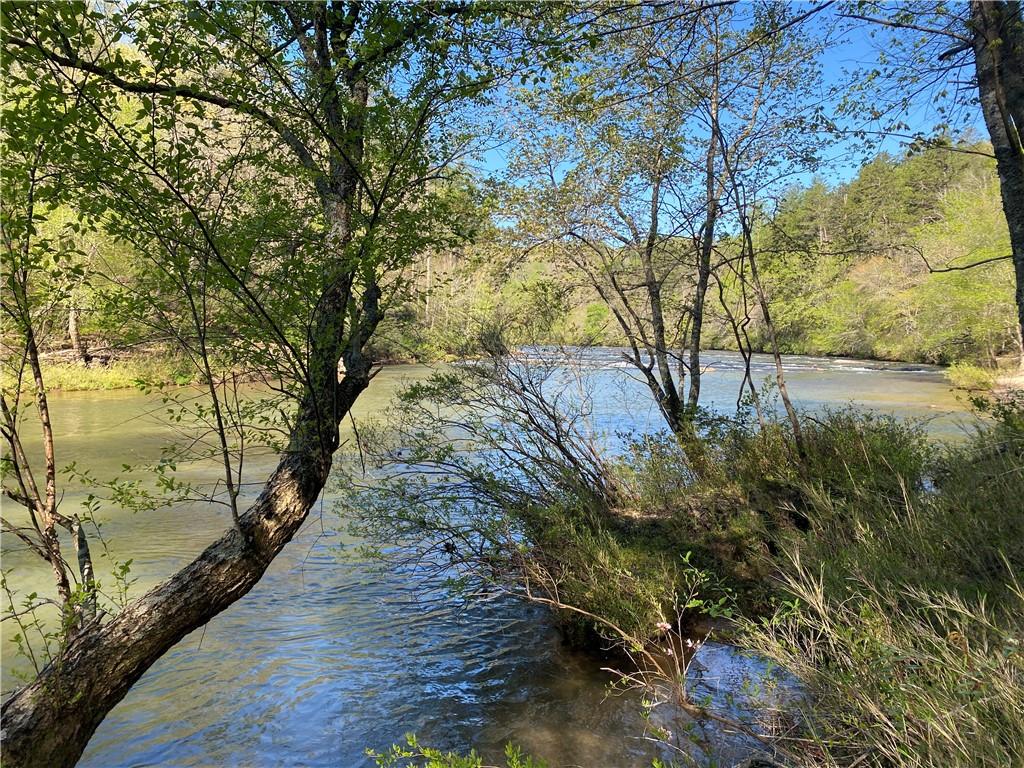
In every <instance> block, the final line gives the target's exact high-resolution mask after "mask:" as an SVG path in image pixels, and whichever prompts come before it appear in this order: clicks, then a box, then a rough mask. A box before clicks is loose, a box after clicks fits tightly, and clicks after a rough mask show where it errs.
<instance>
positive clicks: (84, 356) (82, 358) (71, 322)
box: [68, 304, 91, 365]
mask: <svg viewBox="0 0 1024 768" xmlns="http://www.w3.org/2000/svg"><path fill="white" fill-rule="evenodd" d="M68 338H69V339H71V348H72V349H73V350H74V351H75V358H76V359H77V360H78V362H79V363H81V364H82V365H88V364H89V361H90V360H91V357H90V355H89V350H88V349H86V346H85V342H84V341H83V340H82V335H81V334H80V333H79V332H78V308H77V307H76V306H75V305H74V304H72V305H71V306H70V307H69V308H68Z"/></svg>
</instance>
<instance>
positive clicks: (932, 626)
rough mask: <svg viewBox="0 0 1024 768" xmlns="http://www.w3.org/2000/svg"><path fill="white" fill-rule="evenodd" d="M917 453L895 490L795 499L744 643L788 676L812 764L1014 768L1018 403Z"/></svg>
mask: <svg viewBox="0 0 1024 768" xmlns="http://www.w3.org/2000/svg"><path fill="white" fill-rule="evenodd" d="M988 412H989V415H990V417H991V418H992V420H991V422H990V423H989V425H988V426H986V427H984V428H982V429H981V430H979V431H978V433H977V434H976V435H975V436H974V437H973V439H972V440H970V441H969V442H967V443H966V444H962V445H957V446H937V447H934V448H933V449H931V450H930V451H927V452H926V453H925V455H923V456H922V458H923V459H926V461H925V462H924V464H923V466H924V475H923V480H924V482H921V479H922V478H921V476H918V475H915V474H914V473H910V474H908V475H907V476H900V475H899V474H898V473H893V475H894V478H895V480H896V485H897V486H898V487H899V489H900V492H899V493H896V492H890V493H882V494H876V493H871V492H868V491H867V490H866V489H865V488H864V487H863V486H862V485H861V484H858V485H857V486H855V487H854V488H853V491H854V492H853V493H851V494H847V495H845V496H835V495H829V494H826V493H821V492H816V493H812V494H810V495H809V497H808V501H809V503H808V506H807V508H806V515H807V517H808V523H809V528H808V530H807V531H806V532H801V533H790V535H788V536H787V537H784V540H783V541H782V543H781V551H780V553H779V554H778V556H777V557H776V558H775V561H776V562H777V564H778V572H777V593H778V603H779V607H778V609H777V610H776V611H775V612H773V613H772V614H770V615H768V616H765V617H762V618H761V619H759V620H755V619H748V620H747V621H746V622H745V629H744V633H743V634H744V642H745V643H746V644H747V645H748V646H750V647H751V648H753V649H754V650H756V651H758V652H759V653H761V654H763V655H765V656H767V657H769V658H771V659H773V660H774V661H776V662H777V663H779V664H780V665H781V666H782V667H783V668H785V669H787V670H789V671H790V672H792V673H794V674H795V675H796V676H797V678H798V679H799V680H800V681H801V682H802V683H803V685H804V686H805V688H806V689H807V691H808V693H809V694H810V695H809V697H808V698H807V699H806V700H805V701H804V703H803V705H802V706H801V710H802V711H801V712H800V718H799V719H800V721H801V722H802V723H803V724H804V727H803V729H802V731H801V733H800V737H801V738H802V739H803V742H804V745H803V750H802V752H803V754H805V755H806V756H807V764H808V765H825V766H852V765H868V766H918V765H920V766H925V765H936V766H937V765H942V766H951V767H956V766H993V768H994V767H995V766H1007V765H1020V764H1022V761H1024V647H1022V642H1024V592H1022V588H1021V574H1022V571H1024V504H1022V501H1021V500H1022V499H1024V399H1022V398H1021V396H1020V394H1019V393H1018V394H1017V395H1016V396H1015V397H1010V398H1008V399H1006V400H1004V401H1002V402H1001V403H997V404H995V405H990V406H988Z"/></svg>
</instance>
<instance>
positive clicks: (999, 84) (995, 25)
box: [971, 0, 1024, 366]
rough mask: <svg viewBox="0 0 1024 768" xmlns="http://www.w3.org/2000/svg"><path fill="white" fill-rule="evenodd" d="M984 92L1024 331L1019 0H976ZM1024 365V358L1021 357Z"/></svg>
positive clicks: (1023, 88)
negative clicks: (1011, 0)
mask: <svg viewBox="0 0 1024 768" xmlns="http://www.w3.org/2000/svg"><path fill="white" fill-rule="evenodd" d="M971 25H972V26H973V28H974V60H975V66H976V68H977V76H978V95H979V97H980V99H981V111H982V114H983V115H984V117H985V125H986V126H987V127H988V132H989V136H990V137H991V139H992V150H993V152H994V154H995V156H996V169H997V171H998V172H999V188H1000V192H1001V193H1002V198H1003V211H1004V212H1005V214H1006V223H1007V225H1008V226H1009V229H1010V248H1011V251H1012V254H1013V269H1014V274H1015V277H1016V281H1017V287H1016V298H1017V315H1018V322H1019V324H1020V328H1021V333H1022V334H1024V148H1022V146H1021V135H1020V131H1021V130H1022V128H1024V20H1022V17H1021V10H1020V4H1019V3H1007V2H988V1H986V2H980V1H979V0H974V2H972V3H971ZM1021 365H1022V366H1024V358H1022V359H1021Z"/></svg>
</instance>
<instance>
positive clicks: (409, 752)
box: [367, 733, 547, 768]
mask: <svg viewBox="0 0 1024 768" xmlns="http://www.w3.org/2000/svg"><path fill="white" fill-rule="evenodd" d="M367 755H368V756H369V757H371V758H373V760H374V763H375V764H376V765H377V768H488V767H487V766H485V765H484V762H483V760H482V759H481V758H480V756H479V755H477V754H476V753H475V752H470V753H469V754H468V755H457V754H455V753H452V752H441V751H440V750H437V749H431V748H430V747H424V746H421V745H420V743H419V741H418V740H417V739H416V737H415V736H414V735H413V734H411V733H410V734H408V735H407V736H406V737H405V745H404V746H403V745H400V744H395V745H393V746H392V747H391V748H390V749H389V750H387V751H385V752H375V751H373V750H369V751H367ZM546 765H547V764H546V763H544V762H543V761H540V760H535V759H534V758H532V757H529V756H526V757H524V756H523V754H522V752H521V751H520V749H519V748H518V747H516V746H514V745H512V744H509V745H507V746H506V747H505V762H504V765H503V766H502V768H545V766H546ZM495 768H496V767H495Z"/></svg>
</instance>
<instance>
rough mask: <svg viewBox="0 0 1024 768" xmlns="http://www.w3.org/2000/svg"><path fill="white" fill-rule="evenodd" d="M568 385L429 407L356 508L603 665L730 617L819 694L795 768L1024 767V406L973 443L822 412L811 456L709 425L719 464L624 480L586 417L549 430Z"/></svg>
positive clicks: (728, 423)
mask: <svg viewBox="0 0 1024 768" xmlns="http://www.w3.org/2000/svg"><path fill="white" fill-rule="evenodd" d="M502 366H505V367H502ZM552 371H553V372H555V373H553V374H550V375H549V373H545V372H543V371H541V372H538V371H537V367H536V366H532V367H531V366H520V365H517V364H514V363H508V364H505V363H495V364H494V365H493V366H489V365H479V366H473V367H471V369H467V370H460V371H457V372H454V371H453V372H450V373H448V374H445V375H444V376H438V377H435V379H434V380H432V381H431V382H427V383H421V384H418V385H416V386H415V387H413V388H412V389H411V390H410V391H409V392H408V393H407V395H406V397H405V398H404V400H403V403H402V404H401V405H400V407H399V412H398V415H397V417H396V418H393V419H391V420H390V421H389V422H388V426H387V429H386V430H384V431H381V432H380V433H379V434H374V433H373V431H372V430H367V434H365V435H364V441H363V446H362V447H363V449H364V450H365V451H366V454H367V458H368V459H372V460H373V461H374V462H375V463H380V464H384V465H386V464H388V463H389V462H390V463H392V464H395V463H398V464H400V466H401V468H402V471H401V472H399V473H396V475H395V477H393V478H392V479H390V480H386V481H385V482H382V483H378V482H375V483H374V485H373V488H372V490H371V491H370V492H369V493H368V494H367V495H366V496H365V497H364V498H362V499H361V500H356V502H355V506H356V507H357V509H356V510H355V515H356V516H357V518H358V519H359V521H360V522H359V525H358V528H359V530H360V532H361V533H362V534H364V535H367V536H370V537H371V538H372V537H376V538H378V539H379V540H381V541H383V542H396V541H397V542H409V543H411V551H412V552H413V553H414V554H415V555H416V556H417V557H418V556H419V555H420V554H421V553H422V552H423V551H424V550H426V549H428V548H431V547H433V548H434V549H435V551H438V552H441V553H444V554H443V555H442V557H443V558H444V559H445V560H446V561H449V562H450V564H451V567H452V568H454V569H455V570H456V571H457V572H458V573H459V574H460V575H459V578H457V579H456V582H458V581H460V580H465V581H466V583H467V584H473V583H476V582H475V581H474V580H475V579H480V578H482V579H484V580H485V581H486V580H490V581H493V580H495V579H497V580H500V581H503V582H504V583H505V584H507V585H510V586H511V588H512V589H514V590H518V591H519V592H520V593H524V594H526V595H527V596H528V597H530V598H531V599H534V600H538V601H540V602H542V603H545V604H547V605H549V606H551V607H552V608H553V610H554V611H555V612H556V614H557V616H558V617H559V619H560V623H561V624H562V626H563V628H564V630H565V634H566V636H567V638H569V639H570V640H571V641H572V642H574V643H576V644H578V645H581V646H586V647H592V648H601V649H605V648H608V647H609V646H616V647H618V648H620V649H622V650H623V651H625V652H626V653H628V654H631V655H633V656H634V658H636V657H637V656H638V655H639V656H640V657H643V655H644V653H646V651H645V650H644V649H647V648H657V647H662V646H665V644H666V640H667V639H668V637H667V635H672V634H676V633H678V634H679V635H680V638H679V640H680V641H681V642H682V643H683V645H685V638H686V636H687V635H689V636H690V637H694V636H699V635H702V634H703V633H704V632H706V628H707V627H708V626H709V621H708V620H709V619H713V620H714V621H713V624H714V625H715V626H717V627H722V626H723V625H724V626H725V627H726V630H727V637H728V638H729V639H731V640H733V641H734V642H737V643H740V644H741V645H743V646H745V647H749V648H751V649H754V650H756V651H757V652H759V653H760V654H762V655H763V656H765V657H767V658H768V659H771V660H773V661H774V662H776V663H777V665H778V666H779V668H781V669H784V670H786V671H787V672H788V673H789V674H791V675H794V676H795V678H796V679H797V681H799V683H800V684H801V685H802V686H803V687H804V689H805V691H806V692H807V694H808V695H807V697H806V698H805V699H804V700H802V701H798V702H795V703H794V704H793V707H794V711H792V712H790V713H788V715H787V718H788V720H787V722H788V726H787V730H785V731H784V732H783V734H782V735H783V737H784V739H783V740H781V741H779V742H778V743H779V745H780V746H784V747H785V748H786V750H787V761H788V762H789V763H792V764H793V765H806V766H808V767H809V766H836V768H840V767H850V768H852V766H855V765H856V766H879V767H881V766H928V765H935V766H938V765H942V766H952V767H954V768H956V767H958V766H964V767H966V766H977V765H982V766H993V768H994V767H995V766H1005V765H1013V764H1020V763H1021V758H1022V757H1024V693H1022V692H1024V646H1022V642H1024V618H1022V617H1024V593H1022V589H1021V583H1022V581H1024V579H1021V577H1020V574H1021V573H1022V571H1024V506H1022V503H1021V499H1024V395H1022V394H1021V393H1019V392H1018V393H1016V394H1015V395H1012V394H1011V395H1005V396H1003V397H1002V399H1000V400H998V401H993V402H992V403H990V404H989V405H988V406H987V413H986V414H984V415H985V416H986V419H985V421H984V426H983V427H982V428H980V429H979V431H978V432H977V434H976V435H974V436H973V438H971V439H969V440H965V441H961V442H959V443H957V444H956V445H946V444H943V443H937V442H934V441H932V440H930V439H928V438H927V437H926V435H925V432H924V430H923V428H922V427H921V426H920V425H916V424H913V423H908V422H905V421H901V420H897V419H894V418H889V417H883V416H877V415H871V414H869V413H864V412H858V411H855V410H849V409H847V410H837V411H833V412H831V413H827V414H824V415H810V414H805V415H803V416H802V419H801V431H802V446H801V448H800V449H799V450H798V448H797V445H796V442H795V440H794V438H793V434H792V432H791V430H790V428H789V427H788V425H787V424H782V423H772V422H769V423H767V424H765V425H763V426H760V425H758V424H757V423H756V422H754V423H748V422H738V421H735V420H714V419H711V418H710V417H709V418H707V419H705V420H703V421H702V422H701V424H700V433H701V434H702V436H703V438H702V440H700V441H699V443H698V444H697V445H686V446H684V445H682V444H681V443H680V442H679V441H678V440H677V439H675V438H673V437H671V436H667V435H661V436H650V437H645V438H643V439H640V440H635V441H634V442H632V443H630V444H627V445H626V447H625V449H624V450H623V451H621V452H620V454H619V455H618V457H617V458H615V459H608V458H607V456H605V455H603V454H601V452H600V451H599V450H597V449H596V447H595V445H594V444H593V443H592V442H590V440H589V438H588V432H587V429H586V428H585V427H581V426H580V425H582V424H585V420H580V419H578V418H573V414H566V413H564V412H563V413H559V412H557V409H555V408H553V407H551V406H550V405H549V406H547V408H548V410H547V411H543V410H542V409H543V408H544V407H545V406H543V405H542V403H544V402H550V400H545V398H546V397H547V398H550V397H551V396H552V394H553V390H552V386H554V383H556V382H557V378H554V379H553V378H551V376H552V375H554V376H556V377H557V375H558V374H557V369H555V368H553V369H552ZM559 402H564V401H559ZM495 411H497V412H498V413H500V418H499V419H497V420H495V419H494V413H495ZM567 416H568V417H569V418H567ZM576 416H579V414H576ZM546 419H548V420H546ZM555 425H560V426H555ZM455 428H457V429H458V430H459V432H458V434H460V435H462V436H464V438H465V440H466V444H465V445H463V444H462V443H459V444H454V443H452V442H451V441H450V440H448V439H447V438H446V437H445V436H446V435H448V434H452V432H451V430H452V429H455ZM388 446H399V450H398V451H397V452H391V449H389V448H388ZM463 448H466V452H465V453H463V452H462V451H463ZM410 466H412V467H415V469H416V473H414V476H412V477H411V476H410V473H409V472H408V468H409V467H410ZM419 473H422V476H420V475H419ZM439 483H440V484H439ZM448 484H450V485H448ZM445 487H451V488H454V489H456V490H455V491H454V492H452V493H451V494H450V495H448V494H446V492H445V491H444V490H443V489H444V488H445ZM716 632H718V630H716ZM716 637H717V638H718V639H721V638H722V635H721V634H720V633H719V634H717V635H716ZM681 647H682V646H680V648H681ZM672 674H674V675H675V676H676V677H677V678H678V676H679V675H678V673H672ZM660 680H661V683H668V684H673V685H674V684H677V683H678V680H669V679H668V678H667V677H665V676H662V677H661V678H660ZM683 695H684V696H685V693H684V694H683ZM680 730H681V729H680Z"/></svg>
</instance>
